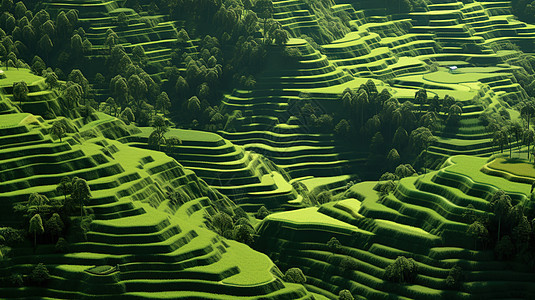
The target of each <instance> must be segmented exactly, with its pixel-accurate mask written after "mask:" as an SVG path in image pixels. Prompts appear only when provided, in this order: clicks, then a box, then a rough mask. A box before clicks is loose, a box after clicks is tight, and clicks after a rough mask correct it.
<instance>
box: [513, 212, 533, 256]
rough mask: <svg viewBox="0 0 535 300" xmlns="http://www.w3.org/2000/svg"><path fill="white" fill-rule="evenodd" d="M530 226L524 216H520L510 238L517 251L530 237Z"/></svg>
mask: <svg viewBox="0 0 535 300" xmlns="http://www.w3.org/2000/svg"><path fill="white" fill-rule="evenodd" d="M531 230H532V229H531V224H530V223H529V221H528V218H527V217H526V216H522V218H521V219H520V220H519V222H518V224H517V225H516V226H515V227H514V228H513V230H512V238H513V240H514V241H515V244H516V245H517V248H518V249H522V248H524V246H526V245H527V244H528V242H529V240H530V237H531Z"/></svg>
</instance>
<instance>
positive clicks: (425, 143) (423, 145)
mask: <svg viewBox="0 0 535 300" xmlns="http://www.w3.org/2000/svg"><path fill="white" fill-rule="evenodd" d="M409 140H410V142H411V144H412V145H413V146H414V147H415V148H416V149H417V150H418V151H421V150H424V154H425V152H427V148H428V147H429V146H430V145H431V143H433V142H435V141H436V140H437V139H436V137H435V136H433V133H432V132H431V131H430V130H429V128H426V127H418V128H416V129H415V130H413V131H412V132H411V135H410V138H409Z"/></svg>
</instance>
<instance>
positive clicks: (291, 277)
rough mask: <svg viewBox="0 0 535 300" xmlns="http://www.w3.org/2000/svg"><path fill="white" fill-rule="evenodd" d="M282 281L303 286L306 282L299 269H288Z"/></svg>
mask: <svg viewBox="0 0 535 300" xmlns="http://www.w3.org/2000/svg"><path fill="white" fill-rule="evenodd" d="M283 280H284V281H286V282H291V283H299V284H303V283H305V282H306V281H307V278H306V277H305V274H303V271H301V269H299V268H290V269H288V271H286V273H285V274H284V277H283Z"/></svg>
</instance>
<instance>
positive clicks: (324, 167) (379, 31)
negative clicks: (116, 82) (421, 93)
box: [220, 0, 535, 177]
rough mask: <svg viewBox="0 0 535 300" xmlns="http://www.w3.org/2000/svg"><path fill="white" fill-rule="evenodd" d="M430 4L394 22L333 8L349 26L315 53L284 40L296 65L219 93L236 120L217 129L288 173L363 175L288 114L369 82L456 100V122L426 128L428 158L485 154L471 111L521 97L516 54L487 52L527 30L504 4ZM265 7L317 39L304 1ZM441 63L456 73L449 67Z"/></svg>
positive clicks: (352, 157)
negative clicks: (431, 135)
mask: <svg viewBox="0 0 535 300" xmlns="http://www.w3.org/2000/svg"><path fill="white" fill-rule="evenodd" d="M431 2H432V3H431V4H430V5H428V6H427V11H417V12H412V13H410V14H407V15H403V16H396V19H393V18H390V17H384V16H380V15H379V14H380V13H381V11H380V10H369V9H362V10H355V9H354V8H353V7H352V6H351V5H348V4H337V5H334V6H332V7H331V9H332V11H333V12H339V11H346V12H348V14H349V16H351V18H352V20H351V21H350V24H351V26H352V28H353V31H351V32H349V33H348V34H346V35H345V36H344V37H343V38H341V39H338V40H335V41H333V42H331V43H329V44H325V45H321V47H322V52H323V53H320V52H319V51H318V50H315V49H313V48H312V47H311V46H310V45H309V44H308V43H307V42H306V41H304V40H300V39H291V40H290V42H289V43H288V45H287V46H286V47H287V48H293V49H296V50H298V53H299V56H298V58H297V60H296V62H295V64H285V65H283V66H281V67H278V68H276V70H272V69H269V70H267V71H266V72H265V73H264V74H262V76H261V77H260V78H259V79H258V80H257V81H258V84H257V86H256V87H255V88H254V89H253V90H251V91H243V90H235V91H234V92H233V93H232V94H229V95H227V96H226V97H225V100H224V102H223V103H224V105H225V108H226V109H227V110H228V111H232V110H236V109H239V110H241V111H242V113H243V118H242V119H241V120H240V121H241V126H238V128H237V129H236V132H225V131H221V132H220V134H221V135H222V136H223V137H224V138H226V139H228V140H230V141H232V142H233V143H236V144H238V145H243V146H244V147H245V149H247V150H249V149H250V150H254V151H256V152H259V153H262V154H264V155H266V157H268V158H270V159H271V160H273V161H274V162H275V163H276V164H277V165H279V166H281V167H284V168H286V169H288V172H289V173H290V174H291V175H292V176H293V177H301V176H307V175H313V176H333V175H341V174H352V173H354V172H355V171H356V170H358V171H361V172H362V169H363V164H362V162H363V159H364V158H365V156H363V155H362V153H358V151H354V150H353V151H351V150H346V149H343V148H340V147H339V146H338V145H337V143H335V141H334V138H333V135H330V134H317V132H316V130H314V129H313V128H310V127H309V126H305V125H304V124H301V123H299V122H296V121H295V118H290V116H291V115H292V113H293V112H292V107H293V104H292V103H295V102H296V101H299V100H304V99H307V100H309V99H313V101H314V102H315V103H317V104H318V105H319V106H320V107H321V108H327V107H333V106H336V105H339V104H338V99H339V98H340V94H341V93H342V91H343V90H344V89H346V88H348V87H349V88H353V89H356V88H358V87H359V86H360V84H362V83H364V82H365V81H366V80H367V79H368V78H372V79H376V81H375V82H376V85H377V86H378V90H381V89H383V88H387V89H388V90H390V91H391V93H392V94H393V96H394V97H396V98H397V99H398V100H400V101H405V100H413V99H414V94H415V92H416V91H417V90H418V89H420V88H426V89H427V91H428V98H429V99H430V98H432V97H433V96H435V95H438V96H439V97H441V98H443V97H444V96H445V95H449V96H452V97H454V98H455V99H456V101H460V102H462V103H463V104H464V107H463V113H462V115H461V121H460V122H459V124H458V125H457V126H455V127H454V128H443V130H439V131H437V132H435V135H436V136H437V137H438V138H439V140H438V142H437V143H435V144H434V145H432V147H431V148H430V154H431V155H432V156H434V157H436V158H447V156H449V155H455V154H471V155H478V156H488V155H490V154H492V153H493V152H494V151H496V147H495V146H493V145H492V143H491V139H490V134H489V133H487V132H486V131H485V128H484V126H483V125H482V123H481V121H480V120H479V116H480V115H481V113H482V112H483V111H485V110H487V111H492V110H496V109H499V108H500V107H501V104H500V103H501V102H500V100H506V101H512V102H518V101H522V100H523V99H527V94H526V92H525V91H524V90H523V89H522V88H521V87H520V85H519V84H518V83H516V81H515V79H514V78H513V76H512V72H513V71H514V70H515V69H516V68H517V67H514V66H511V65H509V64H507V62H509V61H514V60H516V59H518V55H519V54H518V52H516V51H511V50H501V51H497V52H495V51H493V50H492V49H491V46H492V45H494V44H496V43H499V42H503V41H510V40H514V41H515V42H519V43H520V44H521V45H524V44H522V41H530V39H532V38H533V32H534V31H533V29H534V28H535V27H534V26H533V25H529V24H525V23H523V22H519V21H516V20H514V19H513V18H512V15H510V10H509V6H508V5H507V3H505V2H503V1H485V2H477V1H475V2H473V3H466V4H464V3H461V2H457V1H442V0H441V1H431ZM273 3H274V18H275V19H276V20H278V21H279V22H281V24H282V25H283V27H284V28H285V29H287V30H288V31H290V32H291V33H293V35H294V36H299V35H300V34H303V33H304V34H308V35H311V36H317V35H319V33H318V32H319V30H320V29H319V25H318V20H317V18H316V17H315V15H314V14H311V12H310V9H309V6H308V4H307V3H305V2H304V1H301V0H292V1H274V2H273ZM383 13H384V12H383ZM529 45H530V44H529V42H526V47H528V48H529ZM528 51H529V50H528ZM432 61H434V62H435V65H436V69H435V70H431V67H430V63H431V62H432ZM449 66H457V67H458V69H457V71H456V72H455V73H450V72H449V71H448V70H449V69H448V67H449ZM383 81H388V83H389V84H386V83H385V82H383ZM326 112H329V111H328V110H326ZM361 177H365V174H361Z"/></svg>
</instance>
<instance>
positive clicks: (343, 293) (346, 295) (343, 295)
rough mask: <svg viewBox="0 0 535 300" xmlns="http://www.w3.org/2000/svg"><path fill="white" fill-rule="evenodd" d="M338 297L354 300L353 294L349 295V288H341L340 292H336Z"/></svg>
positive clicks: (341, 299)
mask: <svg viewBox="0 0 535 300" xmlns="http://www.w3.org/2000/svg"><path fill="white" fill-rule="evenodd" d="M338 299H339V300H354V299H355V298H353V295H351V292H350V291H349V290H341V291H340V293H338Z"/></svg>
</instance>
